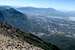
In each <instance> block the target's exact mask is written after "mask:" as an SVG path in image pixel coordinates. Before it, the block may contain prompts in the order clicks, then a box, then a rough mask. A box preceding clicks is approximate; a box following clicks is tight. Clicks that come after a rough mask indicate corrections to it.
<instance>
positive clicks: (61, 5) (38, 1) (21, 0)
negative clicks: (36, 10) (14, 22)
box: [0, 0, 75, 11]
mask: <svg viewBox="0 0 75 50" xmlns="http://www.w3.org/2000/svg"><path fill="white" fill-rule="evenodd" d="M0 5H10V6H32V7H42V8H43V7H44V8H55V9H57V10H66V11H67V10H69V11H70V10H72V11H73V10H74V11H75V0H0Z"/></svg>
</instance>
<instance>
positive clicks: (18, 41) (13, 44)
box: [0, 23, 59, 50]
mask: <svg viewBox="0 0 75 50" xmlns="http://www.w3.org/2000/svg"><path fill="white" fill-rule="evenodd" d="M0 50H59V49H58V48H57V47H56V46H54V45H52V44H48V43H46V42H44V41H42V40H41V39H40V38H38V37H37V36H34V35H32V34H31V33H25V32H22V31H20V30H19V29H16V28H14V27H12V26H10V25H8V24H5V23H4V24H0Z"/></svg>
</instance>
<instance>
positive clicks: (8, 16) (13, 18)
mask: <svg viewBox="0 0 75 50" xmlns="http://www.w3.org/2000/svg"><path fill="white" fill-rule="evenodd" d="M0 14H1V15H0V17H1V18H0V19H1V21H2V22H3V21H4V22H7V23H8V24H10V25H12V26H13V27H16V28H19V29H20V30H22V31H24V32H31V33H32V34H34V35H36V36H38V37H39V38H41V39H43V40H44V41H46V42H49V43H52V44H55V45H56V46H58V47H59V48H60V49H62V50H74V49H75V44H74V42H75V40H74V39H75V34H74V33H75V21H70V20H68V19H67V18H66V17H68V16H70V15H69V14H68V13H64V12H61V11H58V10H55V9H53V8H33V7H22V8H12V7H9V6H2V7H0ZM58 17H62V18H58ZM63 18H65V19H63Z"/></svg>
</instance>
